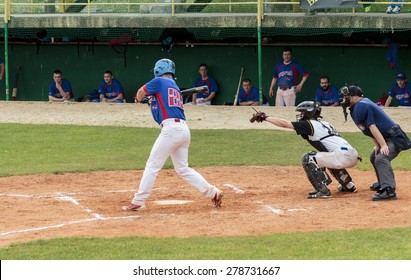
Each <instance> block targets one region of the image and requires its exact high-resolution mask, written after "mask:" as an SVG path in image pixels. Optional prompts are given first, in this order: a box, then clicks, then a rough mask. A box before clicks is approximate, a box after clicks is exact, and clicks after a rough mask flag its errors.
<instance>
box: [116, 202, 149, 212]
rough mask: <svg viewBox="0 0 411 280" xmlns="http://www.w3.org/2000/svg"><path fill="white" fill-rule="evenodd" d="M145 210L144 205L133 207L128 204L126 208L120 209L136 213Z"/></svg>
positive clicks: (131, 204)
mask: <svg viewBox="0 0 411 280" xmlns="http://www.w3.org/2000/svg"><path fill="white" fill-rule="evenodd" d="M144 208H145V205H144V204H143V205H135V204H133V203H130V204H129V205H127V206H123V207H121V209H123V211H137V210H142V209H144Z"/></svg>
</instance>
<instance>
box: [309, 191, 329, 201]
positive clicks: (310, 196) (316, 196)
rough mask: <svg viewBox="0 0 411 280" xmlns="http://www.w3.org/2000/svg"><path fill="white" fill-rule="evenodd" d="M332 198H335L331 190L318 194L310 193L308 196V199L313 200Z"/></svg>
mask: <svg viewBox="0 0 411 280" xmlns="http://www.w3.org/2000/svg"><path fill="white" fill-rule="evenodd" d="M331 197H333V196H332V194H331V191H330V190H327V191H325V192H324V191H322V192H316V193H314V194H313V193H309V194H308V197H307V198H309V199H313V198H331Z"/></svg>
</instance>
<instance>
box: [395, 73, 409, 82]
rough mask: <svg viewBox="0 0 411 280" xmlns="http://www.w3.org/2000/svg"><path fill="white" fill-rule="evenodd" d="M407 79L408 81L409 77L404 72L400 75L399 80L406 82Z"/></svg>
mask: <svg viewBox="0 0 411 280" xmlns="http://www.w3.org/2000/svg"><path fill="white" fill-rule="evenodd" d="M406 79H407V75H405V73H403V72H401V73H398V75H397V80H406Z"/></svg>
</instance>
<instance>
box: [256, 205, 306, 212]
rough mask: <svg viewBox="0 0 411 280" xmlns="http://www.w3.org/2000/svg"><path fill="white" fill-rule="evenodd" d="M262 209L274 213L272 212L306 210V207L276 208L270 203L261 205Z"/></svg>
mask: <svg viewBox="0 0 411 280" xmlns="http://www.w3.org/2000/svg"><path fill="white" fill-rule="evenodd" d="M263 210H264V211H268V212H271V213H274V214H285V213H288V212H297V211H307V209H304V208H290V209H278V208H274V207H272V206H270V205H263Z"/></svg>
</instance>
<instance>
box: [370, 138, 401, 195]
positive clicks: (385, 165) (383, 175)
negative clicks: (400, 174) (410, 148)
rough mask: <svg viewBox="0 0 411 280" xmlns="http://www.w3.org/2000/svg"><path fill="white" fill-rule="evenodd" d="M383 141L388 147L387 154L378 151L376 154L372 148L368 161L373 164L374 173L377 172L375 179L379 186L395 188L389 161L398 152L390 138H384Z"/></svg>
mask: <svg viewBox="0 0 411 280" xmlns="http://www.w3.org/2000/svg"><path fill="white" fill-rule="evenodd" d="M385 141H386V143H387V145H388V149H389V154H388V156H386V155H383V154H381V152H378V154H377V155H375V152H374V150H373V151H372V152H371V155H370V161H371V163H372V165H373V166H374V170H375V173H376V174H377V180H378V183H379V184H380V188H381V189H385V188H388V187H391V188H393V189H395V177H394V171H393V170H392V166H391V161H392V160H393V159H395V158H396V157H397V156H398V154H399V153H400V152H398V151H397V150H396V149H395V146H394V144H393V143H392V142H391V141H390V139H385Z"/></svg>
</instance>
